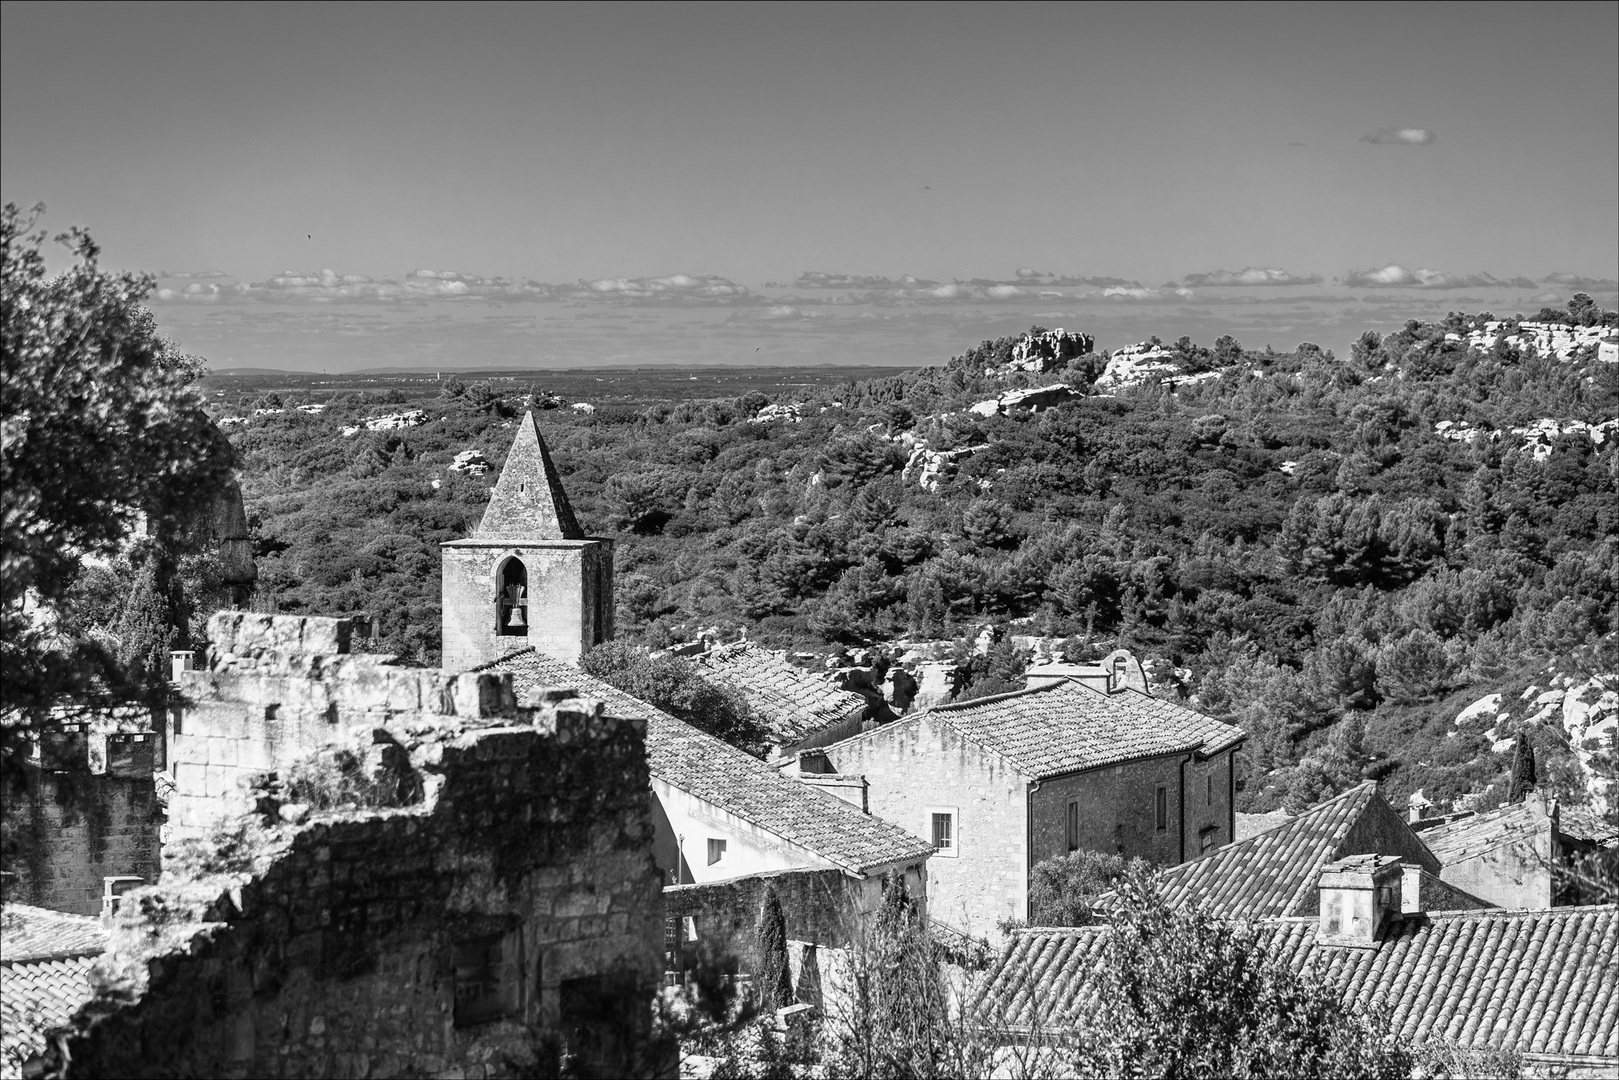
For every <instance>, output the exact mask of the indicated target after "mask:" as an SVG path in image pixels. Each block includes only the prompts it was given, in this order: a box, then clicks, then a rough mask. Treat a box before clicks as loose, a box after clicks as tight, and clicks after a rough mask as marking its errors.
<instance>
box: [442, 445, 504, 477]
mask: <svg viewBox="0 0 1619 1080" xmlns="http://www.w3.org/2000/svg"><path fill="white" fill-rule="evenodd" d="M492 468H494V465H493V464H491V463H490V461H489V459H488V458H486V457H484V456H483V451H482V450H463V451H461V452H460V453H459V454H457V455H455V460H454V461H452V462H450V471H451V472H458V473H466V474H467V475H469V476H482V475H483V474H484V473H486V472H488V471H489V470H490V469H492Z"/></svg>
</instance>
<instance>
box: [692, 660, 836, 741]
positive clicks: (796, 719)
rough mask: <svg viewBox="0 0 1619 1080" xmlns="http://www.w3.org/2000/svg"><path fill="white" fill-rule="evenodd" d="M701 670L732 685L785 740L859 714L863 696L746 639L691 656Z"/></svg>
mask: <svg viewBox="0 0 1619 1080" xmlns="http://www.w3.org/2000/svg"><path fill="white" fill-rule="evenodd" d="M691 660H692V662H693V663H695V664H696V665H697V666H698V667H700V668H702V669H703V671H704V673H705V674H707V675H710V676H712V677H713V678H715V679H717V680H719V681H720V682H723V683H725V684H726V685H728V686H733V687H735V688H736V689H737V690H738V691H740V692H741V694H742V696H743V697H744V698H746V699H747V702H748V704H749V705H751V706H753V711H754V712H755V713H757V714H758V716H759V719H760V721H761V722H762V723H763V724H764V725H765V727H766V728H768V729H769V730H770V732H771V733H772V734H773V735H776V736H777V737H778V738H779V739H780V741H782V742H786V743H792V742H798V741H800V740H802V739H806V738H808V737H809V736H811V735H814V734H815V733H816V732H818V731H822V730H824V729H825V728H828V727H830V726H832V725H833V724H836V723H839V722H840V721H843V720H847V719H849V718H850V717H858V716H859V715H860V714H861V713H862V712H863V711H865V708H866V699H865V698H863V697H861V696H860V695H859V694H856V693H854V692H852V691H849V690H839V689H838V688H837V687H836V686H834V685H832V683H831V681H830V680H828V679H827V678H826V676H824V675H817V674H816V673H814V672H811V671H804V670H803V669H802V668H796V667H794V666H793V665H791V664H789V663H788V662H787V661H786V660H785V659H784V658H782V656H781V655H780V654H778V653H775V652H772V651H770V650H769V649H761V648H760V647H759V646H757V645H755V644H754V643H753V642H751V641H739V642H737V643H736V644H734V645H722V646H720V647H719V648H717V649H711V650H710V651H708V652H706V653H699V654H698V655H696V656H693V657H692V658H691Z"/></svg>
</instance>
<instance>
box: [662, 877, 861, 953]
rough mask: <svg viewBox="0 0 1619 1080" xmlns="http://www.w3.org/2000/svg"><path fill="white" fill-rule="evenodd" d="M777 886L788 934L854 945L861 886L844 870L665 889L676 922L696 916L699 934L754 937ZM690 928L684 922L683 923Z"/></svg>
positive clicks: (670, 914)
mask: <svg viewBox="0 0 1619 1080" xmlns="http://www.w3.org/2000/svg"><path fill="white" fill-rule="evenodd" d="M766 889H774V890H775V891H776V899H777V900H779V901H780V902H781V912H782V915H783V916H784V917H785V918H786V921H787V936H788V937H789V938H792V939H793V940H795V941H808V942H813V943H815V944H817V945H824V946H826V947H828V948H842V947H843V946H845V945H846V944H848V939H849V935H850V933H851V932H852V930H853V928H854V925H855V920H856V918H857V916H858V913H859V910H860V897H859V893H858V886H857V884H856V883H852V882H851V881H850V880H849V878H848V877H847V876H846V875H845V874H844V873H843V871H841V870H783V871H778V872H776V873H772V874H751V875H749V876H748V877H741V878H731V879H730V880H728V881H714V882H709V883H707V884H703V885H670V886H667V887H666V888H665V889H664V890H663V912H664V918H665V919H666V920H667V921H668V922H669V923H671V924H678V923H680V922H681V921H682V920H685V919H691V920H693V922H694V923H695V924H696V926H695V928H696V930H697V933H698V936H699V937H703V938H708V937H719V938H731V939H733V940H736V941H747V940H751V938H752V936H753V935H754V933H755V929H754V928H755V927H756V926H757V924H758V920H759V912H760V910H761V909H762V907H763V905H764V898H765V890H766ZM678 929H679V930H680V932H681V933H682V934H683V933H684V927H683V926H682V927H678Z"/></svg>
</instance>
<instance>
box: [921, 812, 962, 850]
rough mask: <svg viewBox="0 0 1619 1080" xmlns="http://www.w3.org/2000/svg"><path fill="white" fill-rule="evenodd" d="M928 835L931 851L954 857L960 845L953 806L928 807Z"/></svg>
mask: <svg viewBox="0 0 1619 1080" xmlns="http://www.w3.org/2000/svg"><path fill="white" fill-rule="evenodd" d="M927 835H928V837H929V838H930V839H931V840H932V841H933V853H934V854H935V855H944V856H947V857H950V858H955V856H956V854H957V851H958V850H959V848H960V845H961V835H960V832H959V830H958V828H957V824H956V808H955V807H953V806H930V807H928V833H927Z"/></svg>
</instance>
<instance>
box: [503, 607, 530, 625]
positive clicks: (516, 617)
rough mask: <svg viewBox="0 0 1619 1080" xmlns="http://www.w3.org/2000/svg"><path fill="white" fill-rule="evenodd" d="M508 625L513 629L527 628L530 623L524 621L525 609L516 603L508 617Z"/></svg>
mask: <svg viewBox="0 0 1619 1080" xmlns="http://www.w3.org/2000/svg"><path fill="white" fill-rule="evenodd" d="M506 626H507V628H508V629H512V630H526V629H528V623H526V622H524V621H523V609H522V608H521V607H519V606H518V605H516V604H513V605H512V613H511V614H510V615H509V616H507V618H506Z"/></svg>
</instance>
